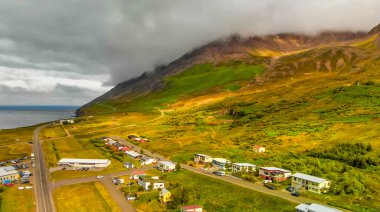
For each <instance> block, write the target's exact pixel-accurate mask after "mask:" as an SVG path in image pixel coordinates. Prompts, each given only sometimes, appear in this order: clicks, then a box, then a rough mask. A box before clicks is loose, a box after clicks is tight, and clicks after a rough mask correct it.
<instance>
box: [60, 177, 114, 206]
mask: <svg viewBox="0 0 380 212" xmlns="http://www.w3.org/2000/svg"><path fill="white" fill-rule="evenodd" d="M53 196H54V201H55V205H56V208H57V211H88V212H92V211H121V210H120V209H119V207H118V206H117V205H116V203H115V202H114V201H113V200H112V199H111V197H110V195H109V194H108V192H107V191H106V189H105V188H104V186H103V184H101V183H99V182H96V183H84V184H76V185H70V186H63V187H60V188H57V189H55V190H54V192H53Z"/></svg>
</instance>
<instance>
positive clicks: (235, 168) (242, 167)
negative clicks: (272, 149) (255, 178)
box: [232, 163, 256, 173]
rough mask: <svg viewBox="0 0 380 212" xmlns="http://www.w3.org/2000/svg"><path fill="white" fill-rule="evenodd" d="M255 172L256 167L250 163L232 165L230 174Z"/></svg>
mask: <svg viewBox="0 0 380 212" xmlns="http://www.w3.org/2000/svg"><path fill="white" fill-rule="evenodd" d="M255 170H256V165H253V164H250V163H233V164H232V172H233V173H236V172H242V171H245V172H253V171H255Z"/></svg>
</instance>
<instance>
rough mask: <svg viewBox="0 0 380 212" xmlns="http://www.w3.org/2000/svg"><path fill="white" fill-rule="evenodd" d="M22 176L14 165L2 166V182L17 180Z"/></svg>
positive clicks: (0, 177)
mask: <svg viewBox="0 0 380 212" xmlns="http://www.w3.org/2000/svg"><path fill="white" fill-rule="evenodd" d="M18 178H20V175H19V173H18V171H17V170H16V169H15V168H14V167H12V166H4V167H0V181H1V183H4V182H9V181H13V180H17V179H18Z"/></svg>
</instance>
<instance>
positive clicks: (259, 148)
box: [253, 146, 265, 153]
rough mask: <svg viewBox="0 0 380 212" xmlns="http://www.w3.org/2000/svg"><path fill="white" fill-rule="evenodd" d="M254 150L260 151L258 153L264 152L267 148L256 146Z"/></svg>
mask: <svg viewBox="0 0 380 212" xmlns="http://www.w3.org/2000/svg"><path fill="white" fill-rule="evenodd" d="M253 151H254V152H258V153H263V152H265V148H264V147H262V146H254V147H253Z"/></svg>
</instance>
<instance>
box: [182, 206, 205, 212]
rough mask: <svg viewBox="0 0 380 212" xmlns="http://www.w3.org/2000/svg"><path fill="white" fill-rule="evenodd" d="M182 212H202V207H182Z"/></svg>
mask: <svg viewBox="0 0 380 212" xmlns="http://www.w3.org/2000/svg"><path fill="white" fill-rule="evenodd" d="M181 212H202V206H200V205H187V206H182V207H181Z"/></svg>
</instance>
